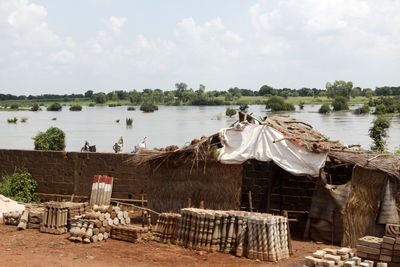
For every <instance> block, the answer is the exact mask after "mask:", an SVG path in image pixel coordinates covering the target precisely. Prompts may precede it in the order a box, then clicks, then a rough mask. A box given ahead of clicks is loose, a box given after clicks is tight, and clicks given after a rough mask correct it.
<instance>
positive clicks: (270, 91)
mask: <svg viewBox="0 0 400 267" xmlns="http://www.w3.org/2000/svg"><path fill="white" fill-rule="evenodd" d="M258 94H259V95H263V96H273V95H277V94H278V91H277V90H276V89H274V88H272V87H271V86H269V85H263V86H261V88H260V90H259V91H258Z"/></svg>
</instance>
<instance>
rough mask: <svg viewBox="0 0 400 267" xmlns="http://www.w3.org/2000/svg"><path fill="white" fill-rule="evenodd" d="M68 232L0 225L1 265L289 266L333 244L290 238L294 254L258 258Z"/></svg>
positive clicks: (301, 263)
mask: <svg viewBox="0 0 400 267" xmlns="http://www.w3.org/2000/svg"><path fill="white" fill-rule="evenodd" d="M68 236H69V234H64V235H52V234H45V233H41V232H39V231H38V230H33V229H28V230H24V231H18V230H16V227H15V226H9V225H0V266H13V267H16V266H97V267H99V266H108V267H111V266H191V267H194V266H275V267H276V266H280V267H281V266H288V267H297V266H300V267H301V266H302V265H303V259H304V257H305V256H307V255H311V254H312V253H313V252H314V251H316V250H317V249H322V248H325V247H333V246H329V245H324V244H317V243H314V242H301V241H293V243H292V244H293V252H294V253H293V255H292V256H291V257H290V259H286V260H281V261H279V262H260V261H253V260H248V259H246V258H238V257H235V256H233V255H230V254H223V253H218V252H217V253H206V252H204V253H203V252H196V251H195V250H189V249H185V248H181V247H178V246H175V245H166V244H160V243H157V242H155V241H150V240H148V241H141V242H137V243H129V242H124V241H117V240H111V239H108V240H106V241H102V242H97V243H91V244H82V243H73V242H71V241H69V240H68V239H67V238H68Z"/></svg>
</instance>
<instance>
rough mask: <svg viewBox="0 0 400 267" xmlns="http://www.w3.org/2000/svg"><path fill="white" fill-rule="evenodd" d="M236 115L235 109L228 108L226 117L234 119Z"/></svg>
mask: <svg viewBox="0 0 400 267" xmlns="http://www.w3.org/2000/svg"><path fill="white" fill-rule="evenodd" d="M235 114H236V110H235V109H233V108H226V111H225V115H226V116H229V118H230V117H232V116H233V115H235Z"/></svg>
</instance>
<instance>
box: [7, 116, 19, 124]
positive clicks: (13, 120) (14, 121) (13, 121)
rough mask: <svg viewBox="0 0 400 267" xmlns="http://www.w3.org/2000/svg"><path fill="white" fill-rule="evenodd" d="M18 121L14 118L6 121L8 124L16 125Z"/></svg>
mask: <svg viewBox="0 0 400 267" xmlns="http://www.w3.org/2000/svg"><path fill="white" fill-rule="evenodd" d="M17 121H18V119H17V118H16V117H14V118H13V119H8V120H7V122H8V123H17Z"/></svg>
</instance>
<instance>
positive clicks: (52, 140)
mask: <svg viewBox="0 0 400 267" xmlns="http://www.w3.org/2000/svg"><path fill="white" fill-rule="evenodd" d="M33 140H35V142H34V146H35V150H64V149H65V133H64V132H63V131H62V130H60V129H58V128H56V127H50V128H49V129H47V131H46V132H39V133H38V134H37V135H36V136H35V137H34V138H33Z"/></svg>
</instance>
